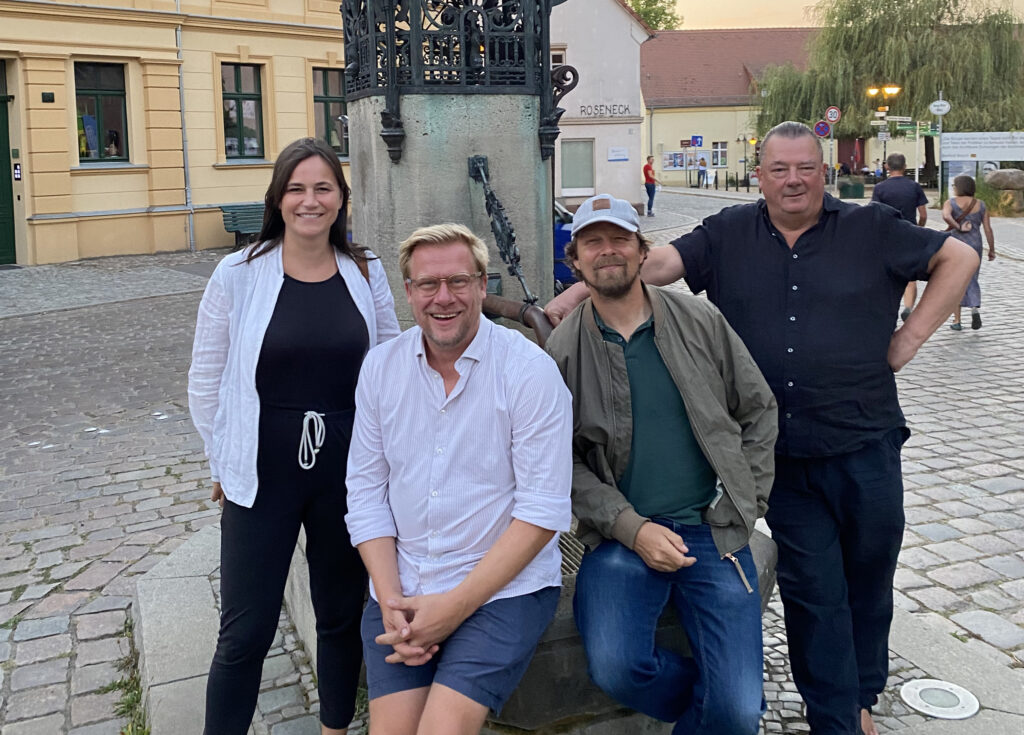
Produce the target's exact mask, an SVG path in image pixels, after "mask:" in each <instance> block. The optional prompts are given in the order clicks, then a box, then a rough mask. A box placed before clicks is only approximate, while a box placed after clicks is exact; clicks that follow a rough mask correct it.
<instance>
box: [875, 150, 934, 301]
mask: <svg viewBox="0 0 1024 735" xmlns="http://www.w3.org/2000/svg"><path fill="white" fill-rule="evenodd" d="M886 163H887V164H888V166H889V178H887V179H886V180H885V181H882V182H879V183H878V184H877V185H876V186H875V190H874V191H873V192H872V193H871V201H872V202H881V203H882V204H888V205H889V206H890V207H892V208H893V209H895V210H897V211H898V212H899V213H900V216H901V217H903V219H905V220H906V221H907V222H912V223H914V224H916V225H917V226H918V227H924V225H925V223H926V222H927V221H928V197H926V196H925V194H924V189H922V188H921V185H920V184H918V183H917V182H916V181H914V180H913V179H911V178H909V177H907V175H906V173H907V158H906V156H904V155H903V154H902V153H890V154H889V157H888V158H887V159H886ZM915 303H917V281H911V282H910V283H908V284H907V290H906V291H904V292H903V310H902V311H901V312H900V318H901V319H902V320H903V321H906V320H907V317H908V316H910V312H911V311H913V310H914V304H915Z"/></svg>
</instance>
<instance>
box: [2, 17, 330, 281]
mask: <svg viewBox="0 0 1024 735" xmlns="http://www.w3.org/2000/svg"><path fill="white" fill-rule="evenodd" d="M0 17H2V18H3V24H2V25H0V166H3V168H2V169H0V264H2V263H18V264H26V265H30V264H39V263H54V262H61V261H68V260H76V259H79V258H86V257H93V256H99V255H116V254H130V253H152V252H159V251H170V250H186V249H189V248H190V247H193V248H211V247H222V246H226V245H230V244H231V243H232V242H233V241H234V238H233V236H232V235H231V234H229V233H227V232H225V230H224V228H223V224H222V219H221V212H220V209H219V207H220V205H222V204H231V203H238V202H259V201H261V200H262V198H263V194H264V192H265V190H266V187H267V184H268V183H269V181H270V174H271V170H272V168H273V161H274V159H275V158H276V156H277V154H278V152H279V151H280V150H281V149H282V148H284V147H285V146H286V145H287V144H288V143H290V142H291V141H293V140H295V139H296V138H299V137H303V136H307V135H309V136H312V135H316V136H318V137H323V138H325V139H326V140H328V141H329V142H330V143H331V144H332V145H334V147H335V149H336V150H337V151H338V154H339V157H341V159H342V160H343V161H345V160H346V157H347V153H348V151H347V131H346V130H345V129H344V122H343V120H344V118H343V113H344V109H345V108H344V90H343V84H342V79H343V67H344V63H343V39H342V33H341V19H340V15H339V13H338V3H337V2H328V1H326V0H234V1H233V2H222V1H221V0H209V2H200V3H195V4H189V3H185V2H183V1H182V0H178V2H175V1H174V0H104V2H103V4H102V5H100V4H98V3H97V4H94V5H93V4H89V3H88V0H87V4H84V5H83V4H80V3H75V4H70V3H67V4H66V3H61V2H37V1H35V0H0ZM5 138H6V139H5ZM8 158H9V160H7V159H8ZM8 177H9V178H8Z"/></svg>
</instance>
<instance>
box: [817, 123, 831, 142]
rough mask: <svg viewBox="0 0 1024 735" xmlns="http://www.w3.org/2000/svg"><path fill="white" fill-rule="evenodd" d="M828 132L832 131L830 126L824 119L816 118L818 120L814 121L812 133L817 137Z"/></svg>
mask: <svg viewBox="0 0 1024 735" xmlns="http://www.w3.org/2000/svg"><path fill="white" fill-rule="evenodd" d="M830 132H832V126H831V125H829V124H828V123H827V122H825V121H824V120H818V122H816V123H814V134H815V135H817V136H818V137H819V138H824V137H827V136H828V134H829V133H830Z"/></svg>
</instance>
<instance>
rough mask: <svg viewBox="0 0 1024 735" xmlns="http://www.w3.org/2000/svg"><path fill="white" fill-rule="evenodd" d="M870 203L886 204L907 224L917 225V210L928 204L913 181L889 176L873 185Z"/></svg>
mask: <svg viewBox="0 0 1024 735" xmlns="http://www.w3.org/2000/svg"><path fill="white" fill-rule="evenodd" d="M871 201H873V202H881V203H882V204H888V205H889V206H890V207H892V208H893V209H895V210H897V211H898V212H899V213H900V214H901V215H902V216H903V219H905V220H906V221H907V222H910V223H911V224H915V225H916V224H917V208H918V207H920V206H921V205H922V204H927V203H928V197H926V196H925V195H924V189H922V188H921V185H920V184H918V183H917V182H916V181H914V180H913V179H908V178H907V177H906V176H890V177H889V178H887V179H886V180H885V181H883V182H882V183H880V184H876V185H875V191H874V192H873V193H872V194H871Z"/></svg>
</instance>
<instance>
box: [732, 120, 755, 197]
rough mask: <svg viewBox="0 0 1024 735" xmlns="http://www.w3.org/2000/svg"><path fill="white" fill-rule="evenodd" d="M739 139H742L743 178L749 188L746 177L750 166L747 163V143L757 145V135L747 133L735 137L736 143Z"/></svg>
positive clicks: (748, 180)
mask: <svg viewBox="0 0 1024 735" xmlns="http://www.w3.org/2000/svg"><path fill="white" fill-rule="evenodd" d="M741 140H742V141H743V178H744V179H745V180H746V181H747V182H748V183H747V187H748V188H749V186H750V183H749V182H750V179H749V178H748V176H749V174H748V170H749V168H750V167H749V164H748V163H747V143H749V144H750V145H757V137H756V136H753V135H750V134H749V133H748V134H747V135H741V136H739V137H738V138H736V142H737V143H739V142H740V141H741ZM755 150H756V149H755Z"/></svg>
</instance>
